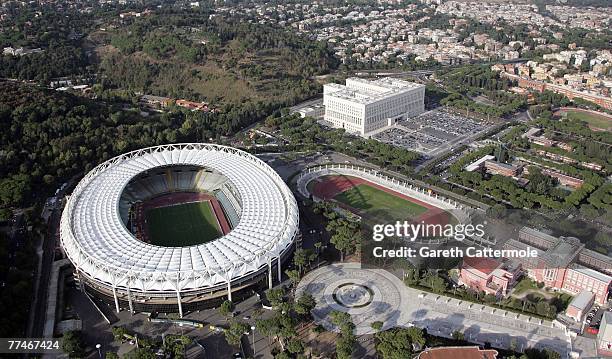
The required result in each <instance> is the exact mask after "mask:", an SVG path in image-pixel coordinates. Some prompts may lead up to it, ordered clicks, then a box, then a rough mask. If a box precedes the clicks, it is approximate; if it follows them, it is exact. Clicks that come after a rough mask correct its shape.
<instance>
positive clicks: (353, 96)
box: [325, 77, 425, 104]
mask: <svg viewBox="0 0 612 359" xmlns="http://www.w3.org/2000/svg"><path fill="white" fill-rule="evenodd" d="M325 87H326V91H325V92H326V94H329V95H331V96H333V97H338V98H342V99H346V100H350V101H352V102H356V103H360V104H369V103H373V102H376V101H378V100H381V99H384V98H387V97H390V96H393V95H395V94H399V93H404V92H409V91H411V90H414V89H418V88H424V87H425V85H422V84H418V83H415V82H409V81H404V80H398V79H395V78H392V77H385V78H380V79H376V80H367V79H361V78H357V77H350V78H348V79H346V85H340V84H327V85H325Z"/></svg>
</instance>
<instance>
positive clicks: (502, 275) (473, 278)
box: [459, 257, 522, 298]
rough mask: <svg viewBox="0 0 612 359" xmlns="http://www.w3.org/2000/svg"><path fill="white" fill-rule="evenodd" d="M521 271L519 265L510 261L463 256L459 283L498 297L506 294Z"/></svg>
mask: <svg viewBox="0 0 612 359" xmlns="http://www.w3.org/2000/svg"><path fill="white" fill-rule="evenodd" d="M521 273H522V270H521V265H520V264H518V265H517V264H515V263H512V262H510V261H506V262H500V261H497V260H495V259H491V258H475V257H465V258H464V259H463V263H462V264H461V267H460V268H459V284H462V285H465V286H466V287H470V288H472V289H474V290H477V291H483V292H485V293H486V294H490V295H493V296H495V297H498V298H499V297H502V296H504V295H506V294H508V292H509V291H510V290H511V289H512V288H513V287H514V285H515V284H516V281H517V280H518V278H519V277H520V276H521Z"/></svg>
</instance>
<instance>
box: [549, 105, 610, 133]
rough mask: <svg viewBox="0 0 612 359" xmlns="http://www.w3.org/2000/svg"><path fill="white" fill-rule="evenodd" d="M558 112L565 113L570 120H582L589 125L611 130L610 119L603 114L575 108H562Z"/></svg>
mask: <svg viewBox="0 0 612 359" xmlns="http://www.w3.org/2000/svg"><path fill="white" fill-rule="evenodd" d="M559 113H566V114H567V118H569V119H572V120H579V121H584V122H586V123H588V124H589V125H591V126H592V127H595V128H599V129H602V130H607V131H611V130H612V119H610V118H609V117H606V116H605V115H603V114H602V115H598V114H596V113H592V112H587V111H577V110H574V111H572V110H562V111H559Z"/></svg>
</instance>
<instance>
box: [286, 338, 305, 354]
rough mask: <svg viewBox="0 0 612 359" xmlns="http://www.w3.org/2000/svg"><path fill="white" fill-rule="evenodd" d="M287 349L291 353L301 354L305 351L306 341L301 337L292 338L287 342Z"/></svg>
mask: <svg viewBox="0 0 612 359" xmlns="http://www.w3.org/2000/svg"><path fill="white" fill-rule="evenodd" d="M287 350H288V351H289V352H290V353H291V354H301V353H303V352H304V343H303V342H302V341H301V340H299V339H291V340H289V342H288V343H287Z"/></svg>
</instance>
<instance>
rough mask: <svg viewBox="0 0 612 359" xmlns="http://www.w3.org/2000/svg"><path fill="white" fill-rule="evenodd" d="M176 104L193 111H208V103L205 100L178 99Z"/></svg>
mask: <svg viewBox="0 0 612 359" xmlns="http://www.w3.org/2000/svg"><path fill="white" fill-rule="evenodd" d="M176 105H177V106H181V107H184V108H188V109H190V110H193V111H208V104H206V103H204V102H193V101H187V100H176Z"/></svg>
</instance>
